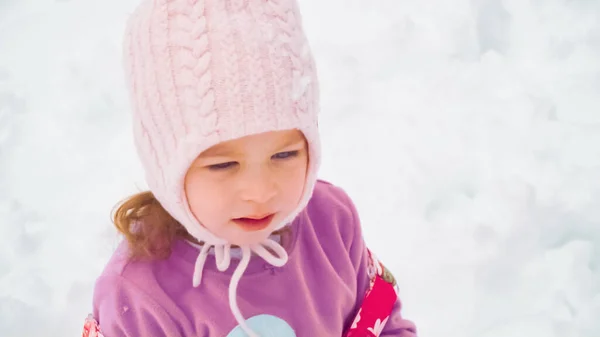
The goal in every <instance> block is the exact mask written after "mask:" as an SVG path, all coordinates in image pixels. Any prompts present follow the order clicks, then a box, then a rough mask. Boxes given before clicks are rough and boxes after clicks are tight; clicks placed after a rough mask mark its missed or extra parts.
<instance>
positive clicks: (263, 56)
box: [124, 0, 320, 327]
mask: <svg viewBox="0 0 600 337" xmlns="http://www.w3.org/2000/svg"><path fill="white" fill-rule="evenodd" d="M124 57H125V62H124V65H125V72H126V75H127V80H128V84H129V87H130V93H131V100H132V102H133V128H134V137H135V144H136V148H137V151H138V154H139V156H140V159H141V162H142V164H143V167H144V170H145V173H146V180H147V183H148V185H149V187H150V189H151V191H152V192H153V194H154V195H155V197H156V198H157V199H158V201H159V202H160V203H161V205H162V206H163V207H164V208H165V209H166V210H167V211H168V212H169V213H170V214H171V215H172V216H173V217H174V218H175V219H176V220H178V221H179V222H180V223H181V224H182V225H183V226H184V227H185V228H186V229H187V230H188V232H189V233H190V234H191V235H193V236H194V237H195V238H197V239H198V240H200V241H202V242H204V246H203V249H202V251H201V253H200V255H199V257H198V262H197V264H196V270H195V272H194V285H195V286H197V285H198V284H199V283H200V281H201V276H202V269H203V266H204V261H205V259H206V255H207V254H208V250H209V249H210V248H211V247H214V250H215V253H216V258H217V265H218V267H219V269H221V270H224V269H226V268H227V267H228V265H229V252H228V250H229V249H230V248H229V247H230V246H229V245H228V243H227V242H226V241H225V240H223V239H221V238H219V237H216V236H215V235H213V234H212V233H211V232H209V231H208V230H207V229H206V228H205V227H204V226H202V225H201V224H200V223H199V222H198V220H197V219H196V218H195V217H194V216H193V214H192V212H191V210H190V208H189V205H188V201H187V199H186V195H185V192H184V178H185V175H186V172H187V170H188V168H189V166H190V165H191V163H192V162H193V161H194V160H195V159H196V157H197V156H198V155H199V154H200V153H201V152H202V151H204V150H206V149H208V148H209V147H211V146H213V145H215V144H217V143H220V142H223V141H227V140H232V139H236V138H240V137H243V136H247V135H252V134H258V133H263V132H267V131H277V130H287V129H299V130H300V131H302V132H303V134H304V136H305V137H306V139H307V141H308V147H309V168H308V174H307V181H306V186H305V188H304V192H303V196H302V198H301V201H300V203H299V205H298V207H297V209H296V210H295V211H294V212H293V213H292V214H290V215H289V216H288V217H287V218H286V219H285V220H284V221H283V222H282V223H280V224H278V226H277V228H275V229H274V230H276V229H279V228H281V227H283V226H285V225H287V224H289V223H290V222H291V221H292V220H293V219H294V218H295V217H296V216H297V215H298V213H299V212H300V211H301V210H302V209H303V208H304V207H305V206H306V204H307V203H308V200H309V199H310V197H311V195H312V192H313V188H314V185H315V182H316V174H317V169H318V166H319V162H320V144H319V135H318V129H317V112H318V81H317V75H316V69H315V65H314V60H313V57H312V54H311V52H310V48H309V45H308V43H307V41H306V38H305V35H304V32H303V29H302V23H301V16H300V12H299V10H298V8H297V3H296V1H295V0H145V1H143V2H142V3H141V5H140V6H139V7H138V8H137V9H136V10H135V12H134V13H133V14H132V16H131V18H130V20H129V22H128V25H127V30H126V34H125V43H124ZM266 248H269V249H271V250H275V252H277V255H279V256H278V257H277V256H275V255H274V254H273V253H271V252H269V250H267V249H266ZM242 252H243V257H242V261H241V262H240V265H239V266H238V269H239V271H238V270H236V273H234V279H232V286H231V287H230V304H231V305H232V310H233V311H234V315H235V316H236V318H237V319H238V321H240V320H243V318H242V317H241V314H240V313H239V310H237V305H236V303H235V288H236V287H237V282H238V281H239V277H241V274H242V273H243V271H244V269H245V267H246V265H247V263H248V260H249V258H250V254H251V252H254V253H256V254H258V255H260V256H261V257H263V258H264V259H265V260H267V261H268V262H270V263H272V264H274V265H283V264H285V262H286V261H287V254H286V253H285V250H283V248H281V246H279V245H278V244H277V243H276V242H274V241H273V240H270V239H265V241H264V242H262V243H257V244H256V245H250V246H247V247H242ZM236 310H237V312H236ZM240 324H242V322H240ZM242 327H244V324H242Z"/></svg>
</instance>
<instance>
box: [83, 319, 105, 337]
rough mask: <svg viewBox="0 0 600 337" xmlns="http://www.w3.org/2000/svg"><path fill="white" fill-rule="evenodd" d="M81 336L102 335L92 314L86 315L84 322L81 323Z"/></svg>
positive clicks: (97, 336)
mask: <svg viewBox="0 0 600 337" xmlns="http://www.w3.org/2000/svg"><path fill="white" fill-rule="evenodd" d="M81 336H82V337H104V335H103V334H102V332H100V326H98V322H97V321H96V319H95V318H94V316H92V315H88V317H87V318H86V319H85V323H84V324H83V334H82V335H81Z"/></svg>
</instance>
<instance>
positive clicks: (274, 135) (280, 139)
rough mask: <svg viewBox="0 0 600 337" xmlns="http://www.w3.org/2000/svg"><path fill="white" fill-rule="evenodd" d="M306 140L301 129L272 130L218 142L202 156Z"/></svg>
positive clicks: (262, 148) (267, 147)
mask: <svg viewBox="0 0 600 337" xmlns="http://www.w3.org/2000/svg"><path fill="white" fill-rule="evenodd" d="M305 141H306V140H305V138H304V135H303V134H302V132H301V131H300V130H295V129H294V130H284V131H270V132H265V133H260V134H256V135H250V136H245V137H242V138H237V139H234V140H230V141H226V142H222V143H219V144H216V145H214V146H212V147H210V148H208V149H206V150H205V151H204V152H202V153H201V154H200V157H208V156H223V155H230V154H235V153H244V152H247V151H249V150H256V149H261V150H265V151H271V150H277V149H280V148H283V147H286V146H290V145H294V144H297V143H302V142H305Z"/></svg>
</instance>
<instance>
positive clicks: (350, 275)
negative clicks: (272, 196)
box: [93, 181, 416, 337]
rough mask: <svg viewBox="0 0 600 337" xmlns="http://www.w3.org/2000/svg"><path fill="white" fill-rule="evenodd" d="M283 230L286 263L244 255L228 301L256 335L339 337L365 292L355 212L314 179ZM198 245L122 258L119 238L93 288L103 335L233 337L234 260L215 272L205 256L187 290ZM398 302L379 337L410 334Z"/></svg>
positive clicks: (236, 333)
mask: <svg viewBox="0 0 600 337" xmlns="http://www.w3.org/2000/svg"><path fill="white" fill-rule="evenodd" d="M290 226H291V230H292V231H291V233H292V234H291V242H290V244H289V245H288V246H287V247H286V248H287V249H288V252H289V261H288V263H287V264H286V265H284V266H283V267H280V268H278V267H273V266H271V265H269V264H268V263H266V262H265V261H264V260H262V259H261V258H260V257H258V256H253V257H252V259H251V260H250V264H249V266H248V269H247V270H246V272H245V273H244V275H243V276H242V278H241V280H240V283H239V286H238V290H237V296H238V305H239V307H240V309H241V312H242V314H243V315H244V317H245V318H246V320H247V323H248V325H249V326H250V328H252V329H253V330H254V331H255V332H257V333H258V334H259V335H260V336H261V337H263V336H264V337H267V336H278V337H329V336H331V337H340V336H341V335H342V333H343V332H344V331H345V330H346V329H347V328H348V327H349V326H350V324H352V320H353V319H354V316H355V315H356V312H357V310H358V308H359V307H360V304H361V301H362V299H363V296H364V294H365V292H366V290H367V287H368V276H367V271H366V266H367V254H366V246H365V242H364V240H363V236H362V232H361V225H360V221H359V218H358V215H357V213H356V209H355V207H354V205H353V203H352V201H351V200H350V198H349V197H348V196H347V195H346V193H345V192H344V191H343V190H342V189H340V188H338V187H336V186H334V185H331V184H329V183H327V182H324V181H318V182H317V185H316V187H315V191H314V194H313V196H312V198H311V200H310V202H309V204H308V206H307V207H306V208H305V209H304V210H303V211H302V212H301V213H300V214H299V215H298V217H297V218H296V219H295V220H294V221H293V223H292V224H290ZM198 253H199V250H198V248H196V247H194V246H192V245H191V244H189V243H188V242H186V241H177V242H175V244H174V246H173V252H172V254H171V256H170V257H169V258H167V259H165V260H156V261H151V262H140V261H135V262H134V261H130V260H129V259H128V258H127V256H128V246H127V244H126V243H125V242H124V243H122V244H121V245H120V246H119V248H118V249H117V251H116V252H115V253H114V255H113V257H112V258H111V260H110V261H109V262H108V264H107V266H106V268H105V270H104V271H103V273H102V275H101V276H100V277H99V278H98V280H97V282H96V287H95V290H94V302H93V313H94V316H95V317H96V319H97V320H98V322H99V324H100V328H101V329H102V330H103V333H104V335H105V337H124V336H128V337H140V336H144V337H149V336H169V337H177V336H198V337H236V336H238V337H242V336H246V335H245V334H244V333H243V332H242V330H241V329H240V328H239V327H237V322H236V320H235V318H234V316H233V314H232V313H231V311H230V308H229V302H228V297H227V296H228V293H227V291H228V286H229V280H230V278H231V274H232V273H233V270H234V269H235V267H236V266H237V261H236V260H234V261H232V265H231V266H230V267H229V269H228V270H227V271H225V272H219V271H218V270H217V268H216V266H215V260H214V256H209V257H208V260H207V261H206V265H205V271H204V279H203V281H202V284H201V285H200V286H199V287H198V288H194V287H192V272H193V270H194V262H195V260H196V257H197V256H198ZM400 307H401V304H400V300H398V301H397V303H396V305H395V308H394V312H393V314H392V316H391V317H390V319H389V320H388V322H387V324H386V327H385V329H384V330H383V333H382V334H381V336H397V337H414V336H416V332H415V326H414V325H413V323H411V322H410V321H407V320H405V319H403V318H402V316H401V314H400Z"/></svg>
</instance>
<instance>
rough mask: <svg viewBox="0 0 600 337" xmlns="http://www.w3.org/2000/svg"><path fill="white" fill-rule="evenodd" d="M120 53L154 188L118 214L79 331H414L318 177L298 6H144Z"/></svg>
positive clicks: (310, 76)
mask: <svg viewBox="0 0 600 337" xmlns="http://www.w3.org/2000/svg"><path fill="white" fill-rule="evenodd" d="M124 51H125V69H126V73H127V77H128V84H129V86H130V91H131V97H132V101H133V106H134V109H133V110H134V114H133V126H134V138H135V143H136V147H137V150H138V154H139V156H140V158H141V162H142V164H143V167H144V170H145V173H146V180H147V182H148V185H149V187H150V191H149V192H144V193H140V194H137V195H134V196H132V197H130V198H129V199H127V200H126V201H125V202H123V203H122V204H121V205H120V207H119V208H118V210H117V211H116V213H115V215H114V221H115V224H116V227H117V229H118V230H119V231H120V232H121V233H122V234H123V235H124V236H125V239H126V240H125V241H124V242H123V243H122V244H121V245H120V246H119V248H118V249H117V251H116V252H115V253H114V255H113V257H112V258H111V259H110V261H109V262H108V264H107V266H106V268H105V270H104V271H103V273H102V275H101V276H100V277H99V278H98V280H97V283H96V287H95V290H94V300H93V315H92V316H90V317H89V318H88V320H87V321H86V328H85V332H84V335H89V336H92V335H95V334H99V333H100V332H99V331H98V330H101V333H102V334H103V335H104V336H105V337H121V336H132V337H139V336H169V337H176V336H200V337H207V336H210V337H213V336H214V337H223V336H226V337H234V336H261V337H266V336H277V337H294V336H301V337H328V336H378V335H379V336H402V337H412V336H415V327H414V325H413V324H412V323H411V322H409V321H407V320H404V319H403V318H402V316H401V314H400V307H401V305H400V301H399V300H397V297H396V289H395V287H394V285H395V283H394V280H393V277H391V274H389V272H388V271H387V270H386V269H385V268H383V265H382V264H380V263H379V262H377V260H376V259H375V258H374V257H373V256H372V255H371V253H370V251H369V250H368V249H367V248H366V246H365V243H364V241H363V236H362V232H361V225H360V222H359V218H358V215H357V213H356V209H355V207H354V205H353V204H352V201H351V200H350V199H349V198H348V196H347V195H346V194H345V193H344V191H343V190H342V189H340V188H338V187H335V186H333V185H331V184H330V183H327V182H324V181H320V180H317V171H318V167H319V162H320V145H319V133H318V129H317V110H318V82H317V75H316V69H315V65H314V61H313V57H312V55H311V52H310V49H309V46H308V43H307V41H306V39H305V35H304V33H303V29H302V24H301V18H300V13H299V11H298V8H297V3H296V2H295V0H146V1H144V2H143V3H142V4H141V5H140V7H139V8H137V9H136V11H135V12H134V14H133V15H132V17H131V18H130V21H129V22H128V27H127V33H126V38H125V44H124ZM388 318H389V319H388Z"/></svg>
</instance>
